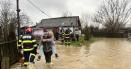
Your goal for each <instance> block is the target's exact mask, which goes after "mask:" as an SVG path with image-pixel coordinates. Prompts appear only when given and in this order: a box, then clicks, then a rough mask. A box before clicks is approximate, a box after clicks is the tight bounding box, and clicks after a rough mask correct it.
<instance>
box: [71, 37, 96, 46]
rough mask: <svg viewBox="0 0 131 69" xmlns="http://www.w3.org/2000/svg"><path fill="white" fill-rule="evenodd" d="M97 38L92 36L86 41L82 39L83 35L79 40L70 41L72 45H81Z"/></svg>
mask: <svg viewBox="0 0 131 69" xmlns="http://www.w3.org/2000/svg"><path fill="white" fill-rule="evenodd" d="M96 40H97V38H94V37H92V38H91V39H90V40H88V41H86V40H84V37H80V39H79V41H71V45H72V46H83V45H89V44H91V43H93V42H95V41H96Z"/></svg>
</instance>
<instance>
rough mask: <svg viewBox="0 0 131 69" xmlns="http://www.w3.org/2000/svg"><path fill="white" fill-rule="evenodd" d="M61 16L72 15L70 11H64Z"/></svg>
mask: <svg viewBox="0 0 131 69" xmlns="http://www.w3.org/2000/svg"><path fill="white" fill-rule="evenodd" d="M62 16H63V17H68V16H72V13H71V12H70V11H65V12H64V13H63V14H62Z"/></svg>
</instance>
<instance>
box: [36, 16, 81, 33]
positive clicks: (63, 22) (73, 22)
mask: <svg viewBox="0 0 131 69" xmlns="http://www.w3.org/2000/svg"><path fill="white" fill-rule="evenodd" d="M36 28H47V29H50V30H53V32H59V31H60V30H61V29H67V28H70V30H72V32H75V30H76V29H77V30H81V23H80V19H79V16H69V17H58V18H49V19H42V20H41V22H40V23H39V24H37V25H36Z"/></svg>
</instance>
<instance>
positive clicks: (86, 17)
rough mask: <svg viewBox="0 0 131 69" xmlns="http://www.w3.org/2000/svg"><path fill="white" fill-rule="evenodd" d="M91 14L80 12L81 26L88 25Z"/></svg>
mask: <svg viewBox="0 0 131 69" xmlns="http://www.w3.org/2000/svg"><path fill="white" fill-rule="evenodd" d="M91 18H92V17H91V16H90V14H82V16H81V23H82V26H83V27H85V26H89V24H90V23H91Z"/></svg>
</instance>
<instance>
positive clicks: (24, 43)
mask: <svg viewBox="0 0 131 69" xmlns="http://www.w3.org/2000/svg"><path fill="white" fill-rule="evenodd" d="M32 31H33V30H32V28H31V27H27V28H26V29H25V34H24V35H22V37H21V38H20V40H19V41H18V48H19V50H21V51H23V57H24V65H25V66H27V65H28V63H29V62H32V63H34V59H35V55H36V54H37V51H36V50H37V43H36V40H35V39H34V37H33V36H32Z"/></svg>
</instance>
